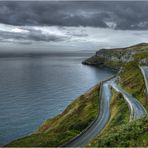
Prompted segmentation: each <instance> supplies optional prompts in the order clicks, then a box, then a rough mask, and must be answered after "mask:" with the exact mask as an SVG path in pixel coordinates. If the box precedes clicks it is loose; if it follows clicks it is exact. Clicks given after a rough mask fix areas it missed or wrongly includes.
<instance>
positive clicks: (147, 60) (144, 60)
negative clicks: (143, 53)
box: [140, 57, 148, 65]
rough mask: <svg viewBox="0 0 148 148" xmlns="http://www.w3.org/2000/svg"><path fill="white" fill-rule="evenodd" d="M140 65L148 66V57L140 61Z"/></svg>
mask: <svg viewBox="0 0 148 148" xmlns="http://www.w3.org/2000/svg"><path fill="white" fill-rule="evenodd" d="M140 64H144V65H147V64H148V57H147V58H144V59H142V60H141V61H140Z"/></svg>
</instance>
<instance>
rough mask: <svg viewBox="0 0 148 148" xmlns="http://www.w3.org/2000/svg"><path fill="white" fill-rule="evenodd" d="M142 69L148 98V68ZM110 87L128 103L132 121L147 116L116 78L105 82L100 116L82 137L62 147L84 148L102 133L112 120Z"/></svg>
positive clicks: (140, 105) (144, 110) (102, 87)
mask: <svg viewBox="0 0 148 148" xmlns="http://www.w3.org/2000/svg"><path fill="white" fill-rule="evenodd" d="M140 69H141V71H142V74H143V76H144V79H145V84H146V89H147V97H148V66H143V67H140ZM110 87H112V88H113V89H114V90H115V91H117V92H119V93H121V94H122V95H123V97H124V99H125V100H126V102H127V103H128V105H129V108H130V111H131V113H130V121H131V120H136V119H139V118H140V117H142V116H144V115H146V114H147V111H146V109H145V108H144V107H143V105H142V104H141V103H140V102H139V101H138V100H137V99H136V98H134V97H133V96H132V95H130V94H129V93H127V92H126V91H125V90H123V89H122V88H121V87H120V86H119V85H117V83H116V78H112V79H110V80H108V81H104V82H103V83H102V84H101V88H100V89H101V90H100V92H101V95H100V99H101V102H100V113H99V114H98V116H97V118H96V120H95V121H94V122H93V123H92V124H91V125H90V126H89V127H88V128H86V129H85V130H84V131H83V132H82V133H81V134H80V135H78V136H77V137H75V138H73V139H72V140H70V141H69V142H67V143H65V144H64V145H62V147H82V146H84V145H86V144H88V143H89V141H90V140H92V139H93V138H95V137H96V136H97V135H98V134H99V133H100V132H101V131H102V129H103V128H104V127H105V125H106V123H107V122H108V120H109V118H110V101H111V97H112V94H111V89H110Z"/></svg>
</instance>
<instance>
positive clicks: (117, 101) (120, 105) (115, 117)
mask: <svg viewBox="0 0 148 148" xmlns="http://www.w3.org/2000/svg"><path fill="white" fill-rule="evenodd" d="M112 92H113V93H112V94H113V95H112V100H111V108H110V120H109V122H108V123H107V125H106V127H105V129H104V130H103V131H102V133H101V134H100V135H98V136H97V137H96V138H95V139H94V140H92V141H91V142H90V143H89V144H88V145H87V146H91V147H102V146H104V147H106V146H111V147H112V146H114V144H115V141H114V143H111V144H113V145H108V144H107V143H108V141H109V142H111V141H112V138H111V135H109V138H108V140H107V139H106V137H107V135H108V134H109V133H110V131H112V130H113V129H114V128H120V126H121V125H123V124H126V123H128V122H129V118H130V117H129V115H130V112H129V109H128V104H127V103H126V101H125V100H124V98H123V96H122V95H121V94H120V93H117V92H116V91H114V90H113V91H112ZM114 132H115V131H114ZM116 132H117V131H116ZM116 132H115V133H116ZM113 140H115V139H113Z"/></svg>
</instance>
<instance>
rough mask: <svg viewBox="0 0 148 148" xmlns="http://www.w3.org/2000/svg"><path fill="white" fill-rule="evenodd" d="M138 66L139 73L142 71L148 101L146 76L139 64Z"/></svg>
mask: <svg viewBox="0 0 148 148" xmlns="http://www.w3.org/2000/svg"><path fill="white" fill-rule="evenodd" d="M138 66H139V69H140V70H141V73H142V75H143V77H144V81H145V86H146V97H147V103H148V83H147V78H146V75H145V72H144V70H143V68H142V67H141V66H140V65H138Z"/></svg>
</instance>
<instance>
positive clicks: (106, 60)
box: [82, 43, 148, 70]
mask: <svg viewBox="0 0 148 148" xmlns="http://www.w3.org/2000/svg"><path fill="white" fill-rule="evenodd" d="M146 50H148V44H147V43H141V44H138V45H134V46H130V47H126V48H115V49H100V50H99V51H97V52H96V54H95V55H94V56H92V57H91V58H88V59H87V60H85V61H83V62H82V63H83V64H87V65H95V66H103V67H109V68H111V69H117V70H118V69H120V67H121V66H122V64H123V63H128V62H131V61H133V60H134V55H135V54H137V53H139V52H144V51H146Z"/></svg>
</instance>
